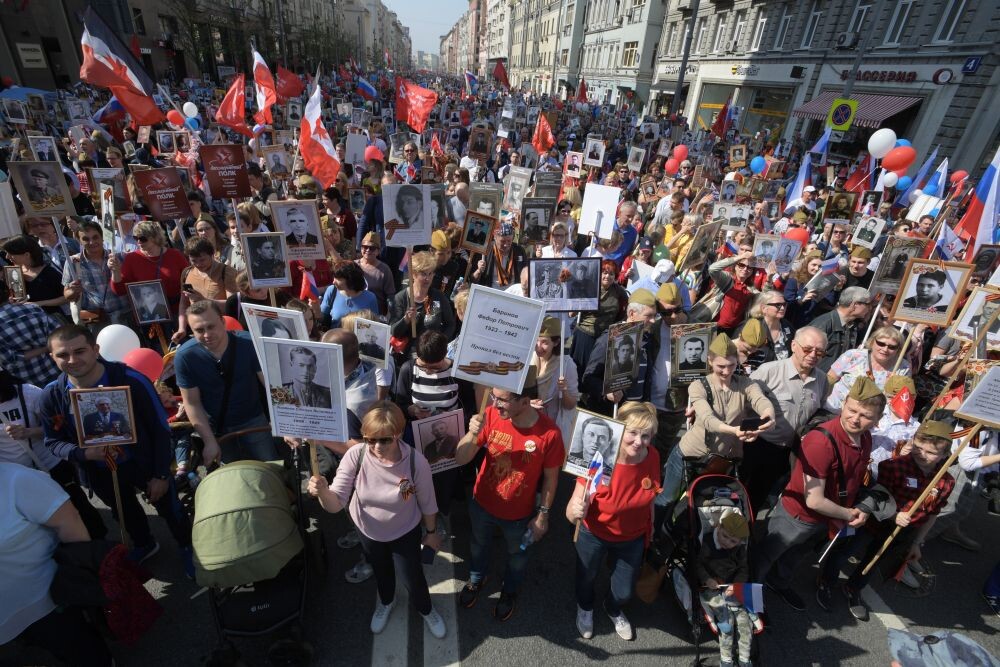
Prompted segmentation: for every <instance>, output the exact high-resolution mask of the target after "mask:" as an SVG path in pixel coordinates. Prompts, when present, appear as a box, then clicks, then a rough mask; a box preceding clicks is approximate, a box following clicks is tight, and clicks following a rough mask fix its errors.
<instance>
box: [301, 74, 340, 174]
mask: <svg viewBox="0 0 1000 667" xmlns="http://www.w3.org/2000/svg"><path fill="white" fill-rule="evenodd" d="M299 128H300V132H301V134H300V135H299V152H300V153H301V154H302V162H303V163H304V164H305V166H306V169H308V170H309V173H310V174H312V175H313V178H315V179H316V180H317V181H319V182H320V185H322V186H323V189H324V190H325V189H326V188H328V187H330V186H331V185H333V183H334V181H336V180H337V174H338V173H340V160H339V159H337V151H336V149H335V148H334V147H333V142H332V141H331V140H330V134H329V133H328V132H327V131H326V128H325V127H324V126H323V93H322V92H321V91H320V87H319V86H316V87H315V88H314V89H313V92H312V95H310V96H309V101H308V102H307V103H306V110H305V113H304V114H303V115H302V122H301V123H300V125H299Z"/></svg>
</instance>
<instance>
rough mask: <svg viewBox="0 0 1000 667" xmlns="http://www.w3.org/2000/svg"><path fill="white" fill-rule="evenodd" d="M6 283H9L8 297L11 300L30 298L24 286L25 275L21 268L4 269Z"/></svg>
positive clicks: (6, 267)
mask: <svg viewBox="0 0 1000 667" xmlns="http://www.w3.org/2000/svg"><path fill="white" fill-rule="evenodd" d="M3 274H4V275H3V277H4V282H5V283H7V296H8V298H10V299H11V300H15V301H17V300H21V299H26V298H28V290H27V288H26V287H25V285H24V274H23V273H22V272H21V267H20V266H5V267H3Z"/></svg>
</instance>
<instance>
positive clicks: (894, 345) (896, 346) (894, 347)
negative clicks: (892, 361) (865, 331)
mask: <svg viewBox="0 0 1000 667" xmlns="http://www.w3.org/2000/svg"><path fill="white" fill-rule="evenodd" d="M875 344H876V345H878V346H879V347H884V348H885V349H887V350H889V351H890V352H892V351H893V350H898V349H899V344H898V343H886V342H885V341H882V340H877V341H875Z"/></svg>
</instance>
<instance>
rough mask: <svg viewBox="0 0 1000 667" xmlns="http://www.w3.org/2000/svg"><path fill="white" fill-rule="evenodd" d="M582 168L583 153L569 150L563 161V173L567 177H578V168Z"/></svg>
mask: <svg viewBox="0 0 1000 667" xmlns="http://www.w3.org/2000/svg"><path fill="white" fill-rule="evenodd" d="M582 168H583V153H577V152H576V151H569V152H568V153H566V161H565V162H564V163H563V173H564V174H565V175H566V176H568V177H569V178H580V169H582Z"/></svg>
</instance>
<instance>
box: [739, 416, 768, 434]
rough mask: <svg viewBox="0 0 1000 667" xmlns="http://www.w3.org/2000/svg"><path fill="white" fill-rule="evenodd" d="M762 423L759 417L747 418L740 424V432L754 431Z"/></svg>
mask: <svg viewBox="0 0 1000 667" xmlns="http://www.w3.org/2000/svg"><path fill="white" fill-rule="evenodd" d="M763 423H764V420H763V419H761V418H760V417H749V418H747V419H744V420H743V421H741V422H740V430H741V431H756V430H757V429H759V428H760V427H761V425H762V424H763Z"/></svg>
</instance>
